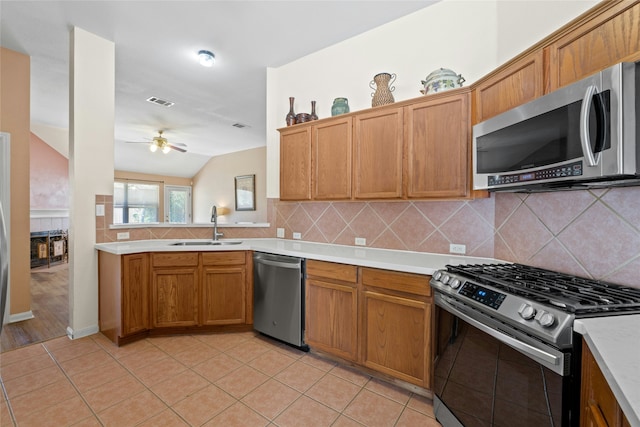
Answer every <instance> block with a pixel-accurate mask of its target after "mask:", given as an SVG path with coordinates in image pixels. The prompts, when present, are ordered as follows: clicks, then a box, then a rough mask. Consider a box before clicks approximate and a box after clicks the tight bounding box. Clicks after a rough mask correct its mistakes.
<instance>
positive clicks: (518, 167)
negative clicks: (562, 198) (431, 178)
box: [473, 62, 640, 192]
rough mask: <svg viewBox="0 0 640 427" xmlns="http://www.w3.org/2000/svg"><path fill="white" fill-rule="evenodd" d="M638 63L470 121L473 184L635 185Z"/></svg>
mask: <svg viewBox="0 0 640 427" xmlns="http://www.w3.org/2000/svg"><path fill="white" fill-rule="evenodd" d="M639 91H640V63H638V64H635V63H624V62H623V63H619V64H616V65H615V66H613V67H610V68H607V69H606V70H603V71H601V72H599V73H597V74H594V75H592V76H590V77H587V78H585V79H583V80H580V81H578V82H576V83H573V84H570V85H568V86H565V87H562V88H560V89H558V90H556V91H554V92H551V93H549V94H547V95H544V96H542V97H540V98H538V99H536V100H533V101H531V102H528V103H526V104H524V105H521V106H519V107H516V108H514V109H512V110H509V111H507V112H504V113H502V114H500V115H498V116H495V117H493V118H490V119H488V120H486V121H484V122H481V123H478V124H477V125H475V126H474V127H473V188H474V189H476V190H484V189H487V190H489V191H525V192H526V191H553V190H564V189H583V188H591V187H608V186H618V185H640V142H639V141H638V138H640V117H639V114H640V95H639Z"/></svg>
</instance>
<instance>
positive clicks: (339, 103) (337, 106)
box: [331, 98, 349, 116]
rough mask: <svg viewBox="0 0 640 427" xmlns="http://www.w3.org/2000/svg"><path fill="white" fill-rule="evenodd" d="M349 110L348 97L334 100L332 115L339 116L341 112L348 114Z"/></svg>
mask: <svg viewBox="0 0 640 427" xmlns="http://www.w3.org/2000/svg"><path fill="white" fill-rule="evenodd" d="M348 112H349V101H348V100H347V98H336V99H334V100H333V105H332V106H331V115H332V116H337V115H339V114H346V113H348Z"/></svg>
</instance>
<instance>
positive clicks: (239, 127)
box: [231, 123, 249, 129]
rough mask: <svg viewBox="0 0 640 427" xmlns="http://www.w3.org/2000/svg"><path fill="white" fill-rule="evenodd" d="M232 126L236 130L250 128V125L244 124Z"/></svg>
mask: <svg viewBox="0 0 640 427" xmlns="http://www.w3.org/2000/svg"><path fill="white" fill-rule="evenodd" d="M231 126H233V127H234V128H238V129H242V128H246V127H249V125H243V124H242V123H234V124H232V125H231Z"/></svg>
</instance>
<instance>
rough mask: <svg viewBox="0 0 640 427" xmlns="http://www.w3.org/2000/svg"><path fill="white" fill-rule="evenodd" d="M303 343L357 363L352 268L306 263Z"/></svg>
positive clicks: (355, 302) (354, 272)
mask: <svg viewBox="0 0 640 427" xmlns="http://www.w3.org/2000/svg"><path fill="white" fill-rule="evenodd" d="M306 269H307V280H306V290H305V342H306V343H307V344H308V345H309V346H310V347H312V348H317V349H319V350H322V351H325V352H327V353H331V354H334V355H336V356H339V357H342V358H344V359H347V360H350V361H356V360H357V354H358V353H357V351H358V344H357V334H358V317H357V316H358V289H357V287H356V286H357V284H356V277H357V272H356V267H355V266H352V265H344V264H335V263H328V262H322V261H314V260H307V265H306Z"/></svg>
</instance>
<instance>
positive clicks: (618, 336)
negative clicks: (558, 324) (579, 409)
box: [573, 314, 640, 427]
mask: <svg viewBox="0 0 640 427" xmlns="http://www.w3.org/2000/svg"><path fill="white" fill-rule="evenodd" d="M573 327H574V330H575V331H576V332H578V333H580V334H582V336H583V337H584V339H585V341H586V343H587V345H588V346H589V349H590V350H591V352H592V353H593V356H594V358H595V359H596V362H597V363H598V366H599V367H600V369H601V370H602V373H603V375H604V377H605V378H606V380H607V383H609V387H611V391H613V394H614V395H615V397H616V399H617V400H618V403H619V404H620V407H621V408H622V412H624V414H625V416H626V417H627V419H628V420H629V423H631V426H632V427H640V314H635V315H627V316H610V317H595V318H590V319H578V320H576V321H575V322H574V324H573Z"/></svg>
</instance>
